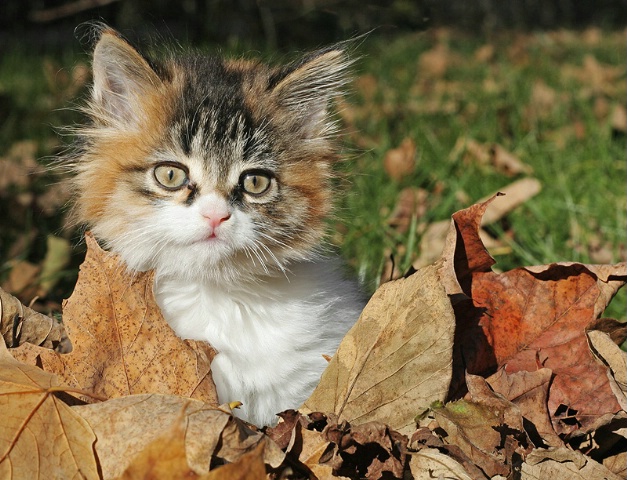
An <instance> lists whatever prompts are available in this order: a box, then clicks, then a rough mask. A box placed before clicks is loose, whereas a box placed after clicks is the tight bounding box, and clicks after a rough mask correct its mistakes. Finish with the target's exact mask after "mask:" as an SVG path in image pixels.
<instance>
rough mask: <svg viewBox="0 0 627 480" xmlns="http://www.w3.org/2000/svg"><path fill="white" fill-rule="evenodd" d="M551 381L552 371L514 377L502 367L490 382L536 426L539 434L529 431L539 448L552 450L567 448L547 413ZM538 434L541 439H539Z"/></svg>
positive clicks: (546, 369) (521, 374) (515, 374)
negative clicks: (552, 448) (564, 446)
mask: <svg viewBox="0 0 627 480" xmlns="http://www.w3.org/2000/svg"><path fill="white" fill-rule="evenodd" d="M551 378H552V372H551V370H549V369H548V368H540V369H539V370H536V371H535V372H524V371H523V372H516V373H511V374H510V373H507V372H506V371H505V370H504V369H502V368H501V369H499V371H498V372H496V373H495V374H494V375H492V376H490V377H489V378H488V379H487V381H488V383H489V384H490V386H491V387H492V388H493V389H494V391H495V392H497V393H500V394H501V395H503V396H504V397H505V398H507V399H508V400H509V401H511V402H512V403H513V404H514V405H516V406H517V407H518V408H519V409H520V414H521V415H522V416H523V417H524V418H525V419H527V420H528V421H529V422H530V423H531V424H533V427H534V429H535V431H529V429H528V428H525V430H526V431H527V434H528V435H529V436H530V437H531V440H532V442H533V443H534V444H535V445H536V446H537V447H538V446H544V445H542V444H546V445H548V446H551V447H560V446H563V445H564V442H562V440H561V439H560V437H559V436H558V435H557V433H555V429H554V428H553V424H552V423H551V418H550V417H549V412H548V410H547V400H548V396H549V385H550V383H551ZM537 435H539V436H540V437H541V438H537Z"/></svg>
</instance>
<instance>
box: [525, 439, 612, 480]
mask: <svg viewBox="0 0 627 480" xmlns="http://www.w3.org/2000/svg"><path fill="white" fill-rule="evenodd" d="M521 473H522V478H524V479H528V480H545V479H547V478H550V479H551V480H590V479H592V478H594V479H603V480H619V479H620V478H621V477H619V476H618V475H615V474H614V473H612V472H611V471H610V470H609V469H607V468H606V467H604V466H603V465H601V464H600V463H598V462H595V461H594V460H592V459H591V458H590V457H587V456H585V455H583V454H582V453H580V452H575V451H573V450H570V449H568V448H566V447H559V448H549V449H546V450H545V449H539V448H538V449H535V450H533V451H532V452H531V453H530V454H529V455H527V458H526V460H525V461H524V462H523V464H522V468H521Z"/></svg>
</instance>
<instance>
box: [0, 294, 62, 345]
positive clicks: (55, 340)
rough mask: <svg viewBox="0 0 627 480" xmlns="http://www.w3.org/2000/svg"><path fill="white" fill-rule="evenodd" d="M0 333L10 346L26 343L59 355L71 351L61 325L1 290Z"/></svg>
mask: <svg viewBox="0 0 627 480" xmlns="http://www.w3.org/2000/svg"><path fill="white" fill-rule="evenodd" d="M0 333H2V337H3V338H4V342H5V343H6V345H7V346H9V347H11V348H13V347H17V346H18V345H22V344H24V343H26V342H28V343H31V344H33V345H40V346H41V347H43V348H50V349H53V350H54V351H56V352H59V353H67V352H71V351H72V343H71V342H70V339H69V338H68V336H67V333H66V331H65V327H64V326H63V324H62V323H61V322H58V321H56V320H55V319H53V318H50V317H47V316H46V315H43V314H41V313H38V312H35V311H34V310H31V309H30V308H28V307H25V306H24V305H22V303H21V302H20V301H19V300H18V299H17V298H15V297H13V296H12V295H9V294H8V293H6V292H5V291H4V290H2V289H0Z"/></svg>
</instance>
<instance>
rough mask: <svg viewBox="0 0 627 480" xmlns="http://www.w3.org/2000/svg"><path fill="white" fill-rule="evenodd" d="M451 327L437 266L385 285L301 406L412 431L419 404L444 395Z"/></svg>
mask: <svg viewBox="0 0 627 480" xmlns="http://www.w3.org/2000/svg"><path fill="white" fill-rule="evenodd" d="M454 328H455V327H454V318H453V311H452V307H451V304H450V301H449V299H448V297H447V295H446V292H445V291H444V288H443V287H442V285H441V284H440V278H439V276H438V273H437V268H436V267H435V266H431V267H426V268H424V269H422V270H420V271H418V272H416V273H414V274H413V275H411V276H409V277H408V278H404V279H399V280H396V281H393V282H388V283H386V284H384V285H383V286H381V287H380V288H379V290H378V291H377V292H376V293H375V294H374V296H373V297H372V299H371V300H370V302H369V303H368V305H367V306H366V308H365V310H364V311H363V313H362V314H361V316H360V318H359V320H358V321H357V323H356V324H355V326H354V327H353V328H352V329H351V330H349V332H348V333H347V334H346V336H345V337H344V339H343V340H342V343H341V344H340V346H339V348H338V351H337V353H336V354H335V356H334V357H333V359H332V360H331V362H330V363H329V365H328V367H327V369H326V370H325V371H324V373H323V375H322V379H321V380H320V383H319V385H318V386H317V387H316V389H315V390H314V392H313V393H312V395H311V396H310V397H309V399H307V400H306V401H305V404H304V408H305V409H306V410H309V411H322V412H333V413H335V414H337V415H338V416H339V417H340V418H341V419H346V420H348V421H350V422H355V423H363V422H367V421H371V420H380V421H383V422H386V423H387V424H389V425H390V427H391V428H393V429H395V430H398V431H400V432H407V433H411V431H413V430H414V428H415V422H414V417H415V416H416V414H417V413H418V411H420V409H422V408H425V407H427V406H428V405H430V404H431V403H432V402H434V401H436V400H443V399H444V398H445V396H446V392H447V390H448V387H449V382H450V378H451V377H450V375H451V371H450V369H451V352H452V341H453V333H454Z"/></svg>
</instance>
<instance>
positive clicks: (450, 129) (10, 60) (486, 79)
mask: <svg viewBox="0 0 627 480" xmlns="http://www.w3.org/2000/svg"><path fill="white" fill-rule="evenodd" d="M486 44H490V45H492V46H493V48H494V51H493V54H492V55H491V56H490V58H489V59H488V60H486V61H479V60H477V59H476V58H475V53H476V52H477V51H478V49H479V48H480V47H482V46H484V45H486ZM438 45H440V48H442V47H445V48H446V51H447V52H448V53H447V54H446V59H445V62H446V68H444V69H442V70H441V71H440V72H433V71H429V68H428V66H427V68H421V63H420V59H421V56H422V55H423V54H424V53H425V52H427V51H428V50H431V49H433V48H436V47H437V46H438ZM237 50H238V51H242V50H243V49H242V48H241V46H238V47H237ZM358 53H359V54H360V55H362V58H361V59H360V60H359V62H358V65H357V67H356V70H357V72H356V73H357V76H358V77H362V78H361V79H358V80H357V81H356V82H355V89H354V92H353V93H352V94H351V95H349V97H348V103H349V107H347V109H348V113H350V115H351V117H353V119H352V120H350V121H349V120H347V118H348V115H344V117H343V118H344V119H345V120H344V123H345V125H344V126H345V130H346V131H347V132H348V134H347V136H346V141H345V151H346V153H347V157H349V160H348V161H347V162H345V163H344V164H343V165H341V166H340V170H341V172H342V174H343V178H344V179H345V182H342V185H343V186H344V187H345V188H344V190H345V195H342V196H340V195H338V208H337V215H336V219H334V220H332V227H336V226H337V224H338V223H339V224H340V228H332V230H333V234H332V236H331V238H332V241H333V242H334V243H336V244H337V245H338V246H339V247H340V248H341V251H342V253H343V255H344V256H345V257H346V259H347V260H348V262H349V263H350V265H351V266H352V267H353V268H354V270H355V271H356V272H357V273H358V275H359V276H360V278H361V279H362V280H363V281H364V284H365V286H366V288H367V289H368V290H370V291H372V290H374V289H375V288H376V286H377V285H378V281H379V278H380V275H381V272H382V271H383V266H384V263H385V261H386V254H388V253H392V254H394V258H395V261H396V263H397V265H398V266H399V267H400V269H401V271H402V270H405V269H407V268H408V267H409V266H410V264H411V263H412V261H413V260H414V259H415V258H416V256H417V255H419V253H420V251H419V245H420V240H421V233H420V232H421V231H417V229H416V228H410V229H409V230H408V232H406V233H399V232H398V231H396V230H395V229H394V228H392V227H391V226H389V225H388V218H389V215H390V213H391V212H392V211H393V209H394V206H395V204H396V202H397V197H398V194H399V192H400V190H401V189H403V188H405V187H420V188H423V189H425V190H427V191H428V192H429V208H428V210H427V212H426V214H425V215H424V216H423V217H422V218H420V219H417V220H415V222H414V225H413V227H415V226H419V227H423V226H424V225H425V224H429V223H431V222H435V221H439V220H446V219H448V218H450V216H451V214H452V213H454V212H455V211H456V210H459V209H462V208H464V207H467V206H468V205H469V204H470V203H473V202H474V201H476V200H478V199H480V198H482V197H485V196H486V195H488V194H490V193H492V192H494V191H497V190H499V189H501V188H503V187H504V186H506V185H507V184H509V183H511V182H512V181H514V180H516V179H517V178H519V177H520V175H519V176H517V177H513V178H510V177H507V176H505V175H503V174H502V173H499V172H497V171H496V170H495V169H494V168H492V167H490V166H486V165H477V164H476V163H472V162H470V163H468V162H465V161H464V155H462V154H458V155H453V154H452V153H453V151H454V147H455V145H456V142H457V141H458V139H459V138H461V137H466V138H469V139H473V140H476V141H477V142H480V143H486V144H491V143H497V144H500V145H502V146H503V147H504V148H505V149H507V150H508V151H510V152H512V153H514V154H515V155H516V156H517V157H518V158H519V159H520V160H521V161H523V162H525V163H526V164H528V165H530V166H531V167H532V168H533V171H534V172H533V176H534V177H535V178H537V179H539V180H540V182H541V183H542V187H543V189H542V191H541V193H540V194H539V195H537V196H536V197H534V198H532V199H531V200H528V201H527V202H526V203H525V204H523V205H521V206H520V207H518V208H517V209H516V210H514V211H513V212H511V213H510V214H509V215H508V216H507V217H506V219H505V220H503V221H501V222H498V223H497V224H495V225H492V226H491V227H490V232H491V233H492V234H494V235H495V236H497V237H503V238H504V239H505V240H504V241H505V243H506V246H507V247H508V249H507V252H506V253H503V252H502V251H501V253H499V254H498V255H495V258H496V260H497V264H496V266H495V268H497V269H499V270H502V271H505V270H509V269H512V268H515V267H518V266H523V265H532V264H547V263H552V262H559V261H576V262H583V263H596V262H595V261H594V258H595V257H594V252H593V250H594V247H595V245H600V246H601V247H603V248H604V249H605V250H607V251H609V252H610V254H611V259H610V260H611V261H612V262H618V261H621V260H624V259H625V248H626V245H627V214H626V211H625V208H626V203H627V199H626V194H625V178H626V174H627V172H626V162H625V136H624V134H620V133H616V132H613V131H612V128H611V122H610V119H611V113H612V109H613V108H614V107H615V106H618V105H624V104H625V102H626V100H627V98H626V94H625V88H624V84H625V72H624V58H625V54H626V52H625V44H624V35H623V33H622V32H618V33H613V32H603V33H601V34H600V35H598V36H597V37H596V40H595V37H594V35H584V34H583V33H582V32H561V33H556V34H551V33H534V34H528V35H522V34H514V33H511V34H505V33H504V34H499V35H495V36H492V37H491V38H481V37H479V36H468V35H465V34H457V33H451V32H443V31H435V32H427V33H422V34H412V35H401V36H398V37H395V38H377V37H376V36H375V35H372V36H371V37H370V38H369V39H367V40H366V41H365V43H364V44H362V45H361V47H360V49H359V52H358ZM591 58H593V59H595V60H596V61H597V62H599V63H600V64H601V65H602V67H603V70H602V71H601V73H598V72H597V76H596V77H595V74H594V72H588V73H587V74H586V73H582V72H583V71H584V70H583V69H584V66H585V65H586V64H587V65H590V64H591V60H590V59H591ZM44 60H45V59H43V58H40V57H35V56H32V55H29V54H28V52H23V51H13V52H12V53H9V54H7V55H4V56H2V57H1V58H0V98H1V99H2V102H1V103H0V108H1V109H2V110H3V111H2V112H0V113H3V114H4V120H2V123H0V156H2V155H4V154H5V153H6V151H8V150H9V148H10V146H11V145H12V144H13V143H14V142H16V141H18V140H24V139H32V140H35V141H36V142H37V143H38V145H39V151H38V154H39V155H41V156H45V155H50V154H55V153H56V152H57V151H58V146H55V145H54V144H55V142H56V143H58V141H55V138H56V136H55V134H54V130H53V126H54V127H58V126H63V125H67V124H69V123H72V122H73V121H75V120H76V117H75V116H73V115H72V114H71V113H70V112H67V111H64V110H59V109H60V108H62V107H67V106H68V105H69V104H70V102H71V98H70V96H69V95H68V93H69V92H72V88H71V82H70V84H69V85H68V84H67V83H64V82H65V80H63V79H64V76H65V75H66V74H67V73H68V72H70V71H71V69H72V67H73V66H74V65H75V64H76V63H78V62H85V57H84V56H81V57H79V56H77V55H76V52H74V51H68V52H66V53H65V54H64V55H62V56H57V58H56V59H55V60H54V61H52V63H51V61H50V60H45V61H46V62H48V64H49V65H55V66H53V67H52V68H50V67H48V71H49V72H54V73H53V74H52V75H51V74H50V73H48V74H45V73H44V72H45V69H44ZM599 75H600V77H599ZM363 77H365V78H366V81H364V78H363ZM597 77H598V78H597ZM368 79H369V80H368ZM538 82H542V83H543V84H545V85H546V86H548V87H549V88H550V89H552V90H553V92H554V99H553V100H552V101H551V102H549V103H550V105H549V106H548V107H546V108H540V109H539V111H537V112H536V113H535V114H534V113H533V112H532V110H533V108H534V107H533V102H532V96H533V92H534V85H536V84H537V83H538ZM59 84H62V86H59ZM63 85H65V86H63ZM368 85H369V86H368ZM536 88H537V87H536ZM74 95H75V94H74ZM601 104H605V105H607V108H608V109H609V110H608V111H606V112H603V111H602V108H601V107H600V105H601ZM595 105H596V106H595ZM536 110H538V108H536ZM577 132H579V134H578V135H577ZM406 137H409V138H411V139H413V140H414V141H415V143H416V145H417V166H416V169H415V170H414V171H413V173H411V174H410V175H407V176H406V177H405V178H403V179H402V181H400V182H396V181H394V180H392V179H391V178H390V177H389V176H388V174H387V173H386V172H385V169H384V167H383V158H384V156H385V153H386V152H387V151H388V150H389V149H390V148H393V147H396V146H398V145H399V144H400V143H401V141H402V140H403V139H404V138H406ZM44 163H45V161H44ZM46 180H47V177H44V178H42V179H41V180H40V183H38V184H37V185H36V186H35V187H33V188H35V189H36V193H37V194H39V193H41V192H43V191H44V190H45V186H43V184H42V183H45V181H46ZM462 192H463V195H462V194H461V193H462ZM1 200H2V202H3V203H4V206H2V207H1V211H0V214H1V215H2V218H3V219H5V220H3V228H2V232H0V256H1V257H2V258H0V262H1V263H4V262H5V261H6V260H7V258H6V252H8V250H9V248H10V247H11V246H12V245H13V244H14V242H16V241H17V240H18V239H20V238H22V237H23V236H25V235H27V234H28V232H29V230H31V229H33V228H36V229H37V238H39V239H40V240H37V239H35V240H33V241H32V242H30V243H28V244H27V246H26V247H25V249H24V251H23V253H22V257H23V258H26V259H28V260H30V261H32V262H34V263H37V262H38V261H40V260H41V258H43V254H44V253H45V252H44V251H43V250H42V249H43V248H44V245H45V236H46V235H47V234H49V233H58V232H60V231H61V230H60V229H61V225H62V222H61V220H60V218H61V217H60V215H52V216H46V215H44V214H42V213H41V212H34V213H33V212H31V214H30V217H29V220H28V221H22V220H20V221H14V219H13V217H12V215H13V214H14V213H13V212H14V211H15V209H14V208H13V206H12V205H13V204H12V202H13V199H12V198H8V197H3V198H2V199H1ZM64 234H65V235H68V236H70V237H71V234H70V233H68V232H65V233H64ZM72 238H75V237H72ZM42 239H43V240H42ZM591 254H592V256H591ZM8 268H9V267H7V266H6V264H5V265H4V267H3V271H4V273H5V275H6V273H7V272H8ZM72 275H73V274H72V272H71V271H70V272H68V273H67V277H68V278H69V280H68V282H67V285H71V278H72ZM68 293H69V292H68V291H62V290H59V291H57V294H58V295H60V296H67V294H68ZM626 308H627V294H626V293H625V291H622V292H621V293H620V294H619V295H618V296H617V298H616V299H615V300H614V301H613V302H612V305H611V306H610V308H609V309H608V311H607V312H606V315H607V316H612V317H616V318H621V319H624V318H625V309H626Z"/></svg>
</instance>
